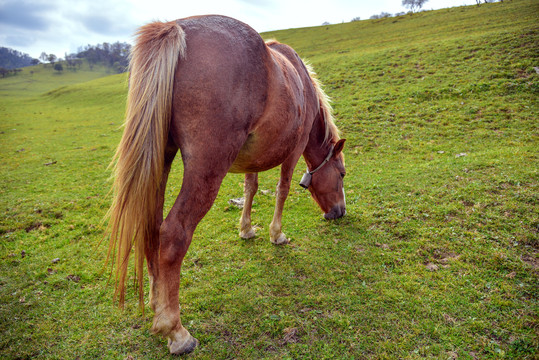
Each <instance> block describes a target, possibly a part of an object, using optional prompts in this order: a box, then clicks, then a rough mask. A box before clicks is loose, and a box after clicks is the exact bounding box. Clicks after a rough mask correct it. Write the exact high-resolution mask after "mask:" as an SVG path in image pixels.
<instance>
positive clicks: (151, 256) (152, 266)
mask: <svg viewBox="0 0 539 360" xmlns="http://www.w3.org/2000/svg"><path fill="white" fill-rule="evenodd" d="M177 152H178V148H177V147H176V145H175V144H174V142H173V141H172V140H171V139H169V141H168V143H167V147H166V149H165V163H164V167H163V175H162V176H161V184H160V186H159V192H158V194H157V209H156V212H155V214H156V218H155V224H156V226H155V234H154V237H153V238H152V240H151V241H149V242H147V243H146V248H145V249H144V253H145V255H146V263H147V266H148V277H149V280H150V299H149V300H150V307H151V308H152V310H154V311H155V306H156V304H155V296H154V286H153V284H154V281H153V280H154V274H156V272H157V262H158V259H159V229H160V227H161V224H162V223H163V206H164V203H165V190H166V186H167V180H168V175H169V173H170V168H171V167H172V162H173V160H174V157H175V156H176V153H177Z"/></svg>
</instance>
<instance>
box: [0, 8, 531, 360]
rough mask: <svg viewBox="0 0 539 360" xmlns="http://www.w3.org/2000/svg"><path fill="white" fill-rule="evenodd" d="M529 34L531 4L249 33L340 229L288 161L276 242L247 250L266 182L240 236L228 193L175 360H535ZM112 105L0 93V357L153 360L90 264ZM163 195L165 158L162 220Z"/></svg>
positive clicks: (194, 264) (208, 236)
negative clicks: (287, 50) (305, 119)
mask: <svg viewBox="0 0 539 360" xmlns="http://www.w3.org/2000/svg"><path fill="white" fill-rule="evenodd" d="M538 24H539V3H538V2H537V1H535V0H514V1H511V2H508V1H505V2H503V3H494V4H485V5H482V6H480V7H477V6H468V7H457V8H451V9H444V10H438V11H429V12H422V13H418V14H413V15H405V16H400V17H393V18H386V19H380V20H367V21H359V22H352V23H343V24H337V25H330V26H320V27H313V28H304V29H290V30H284V31H276V32H272V33H266V34H262V36H263V37H264V38H265V39H270V38H275V39H277V40H279V41H281V42H284V43H287V44H289V45H291V46H292V47H294V49H296V50H297V52H298V53H299V55H300V56H301V57H302V58H304V59H306V60H308V61H309V62H310V63H311V64H312V65H313V67H314V69H315V70H316V71H317V73H318V76H319V78H320V80H321V81H322V82H323V83H324V84H325V89H326V92H327V93H328V94H329V95H330V96H331V98H332V99H333V106H334V110H335V115H336V119H337V120H336V122H337V125H338V126H339V128H340V129H341V131H342V137H343V138H346V139H347V142H346V146H345V150H344V153H345V156H346V167H347V176H346V178H345V191H346V199H347V215H346V216H345V217H344V218H342V219H339V220H337V221H333V222H328V221H325V220H324V219H323V218H322V216H321V213H320V211H319V209H318V208H317V206H316V205H315V204H314V202H313V201H312V200H311V199H310V198H309V197H310V196H309V194H308V192H306V191H305V190H303V189H302V188H300V186H299V185H296V184H298V183H299V180H300V178H301V175H302V173H303V172H304V170H305V164H304V162H303V161H300V163H299V164H298V166H297V167H296V170H295V176H294V181H293V187H292V189H291V192H290V196H289V198H288V200H287V202H286V205H285V210H284V214H283V230H284V231H285V233H286V234H287V235H288V236H289V237H290V239H291V242H290V244H289V245H286V246H275V245H272V244H271V243H270V242H269V233H268V225H269V223H270V221H271V217H272V214H273V207H274V201H275V197H274V196H273V191H274V190H275V185H276V183H277V180H278V174H279V173H278V169H274V170H271V171H268V172H266V173H263V174H260V177H259V179H260V187H259V189H260V191H259V194H258V195H257V196H256V197H255V204H254V206H253V221H254V223H256V225H257V226H258V227H259V230H258V232H257V237H255V238H254V239H252V240H242V239H240V238H239V236H238V231H239V226H238V221H239V216H240V210H239V209H238V208H236V207H235V206H233V205H231V204H229V202H228V201H229V199H231V198H237V197H240V196H242V193H243V187H242V183H243V177H242V176H241V175H233V174H230V175H228V176H227V177H226V179H225V181H224V182H223V186H222V187H221V190H220V193H219V196H218V198H217V200H216V202H215V204H214V206H213V207H212V209H211V210H210V211H209V213H208V215H207V216H206V217H205V218H204V219H203V221H202V222H201V223H200V225H199V227H198V229H197V231H196V232H195V236H194V239H193V242H192V244H191V247H190V249H189V251H188V253H187V256H186V258H185V260H184V264H183V269H182V279H181V285H180V304H181V307H182V321H183V323H184V325H185V326H186V328H188V329H189V331H190V332H191V334H193V335H194V336H195V337H196V338H197V339H198V340H199V341H200V346H199V347H198V348H197V349H196V350H195V351H194V352H193V353H192V354H189V355H185V356H183V357H184V358H189V359H367V358H368V359H397V358H407V359H420V358H429V359H430V358H435V359H497V358H504V359H505V358H508V359H536V358H537V354H538V353H539V337H538V326H539V321H538V310H539V307H538V275H539V259H538V254H539V253H538V250H539V208H538V202H539V181H538V180H539V179H538V165H539V161H538V155H539V139H538V135H539V131H538V130H539V129H538V127H539V121H538V113H539V112H538V95H539V25H538ZM126 91H127V79H126V75H125V74H120V75H112V76H111V75H108V74H107V73H106V71H104V70H103V69H94V71H90V70H89V69H86V70H84V69H81V70H80V71H78V72H74V73H70V72H66V71H64V72H63V73H61V74H57V73H54V72H53V70H52V69H50V68H44V67H43V66H38V67H36V68H26V69H24V70H23V72H22V73H20V74H19V75H17V76H12V77H8V78H6V79H0V119H1V121H0V211H1V212H2V218H1V222H0V239H1V240H0V358H3V359H30V358H31V359H103V358H106V359H109V358H110V359H165V358H169V357H170V355H169V354H168V349H167V347H166V340H164V339H162V338H160V337H157V336H154V335H152V334H151V333H150V327H151V310H150V309H149V306H146V312H145V315H144V316H143V315H142V313H141V311H140V309H139V308H138V303H137V296H136V294H135V293H134V291H133V290H132V288H129V291H128V296H127V303H126V308H125V309H124V310H120V309H118V308H117V307H116V306H115V303H114V300H113V292H114V289H113V284H112V283H113V281H111V280H110V276H109V275H110V268H109V267H106V266H105V257H106V250H107V245H108V239H107V238H106V234H105V231H104V230H105V227H106V225H105V224H104V223H103V218H104V216H105V213H106V211H107V209H108V207H109V205H110V201H111V199H110V193H109V189H110V187H111V181H110V175H111V172H110V169H108V165H109V162H110V160H111V158H112V155H113V153H114V151H115V147H116V146H117V144H118V142H119V139H120V137H121V131H122V129H121V124H122V121H123V113H124V107H125V98H126ZM181 178H182V166H181V161H179V159H177V161H176V163H175V164H174V167H173V169H172V173H171V177H170V179H169V183H168V187H167V195H166V206H165V207H166V208H170V206H171V205H172V203H173V201H174V199H175V197H176V195H177V194H178V192H179V189H180V187H181ZM268 190H269V191H268ZM146 294H147V289H146ZM146 299H147V297H146Z"/></svg>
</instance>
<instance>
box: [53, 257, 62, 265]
mask: <svg viewBox="0 0 539 360" xmlns="http://www.w3.org/2000/svg"><path fill="white" fill-rule="evenodd" d="M58 261H60V258H56V259H52V263H53V264H56V263H57V262H58Z"/></svg>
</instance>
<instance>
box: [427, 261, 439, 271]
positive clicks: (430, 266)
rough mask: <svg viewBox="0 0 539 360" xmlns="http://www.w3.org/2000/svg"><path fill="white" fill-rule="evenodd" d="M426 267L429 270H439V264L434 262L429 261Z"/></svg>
mask: <svg viewBox="0 0 539 360" xmlns="http://www.w3.org/2000/svg"><path fill="white" fill-rule="evenodd" d="M425 267H426V268H427V270H429V271H437V270H438V265H436V264H433V263H428V264H427V265H425Z"/></svg>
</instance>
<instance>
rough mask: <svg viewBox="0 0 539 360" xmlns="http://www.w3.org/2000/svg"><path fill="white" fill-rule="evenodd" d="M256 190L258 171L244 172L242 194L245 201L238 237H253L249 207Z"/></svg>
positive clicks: (250, 207)
mask: <svg viewBox="0 0 539 360" xmlns="http://www.w3.org/2000/svg"><path fill="white" fill-rule="evenodd" d="M257 190H258V173H253V174H245V184H244V190H243V192H244V196H245V203H244V205H243V211H242V213H241V219H240V237H242V238H243V239H251V238H253V237H255V230H254V229H253V227H252V226H251V209H252V206H253V198H254V196H255V194H256V191H257Z"/></svg>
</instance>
